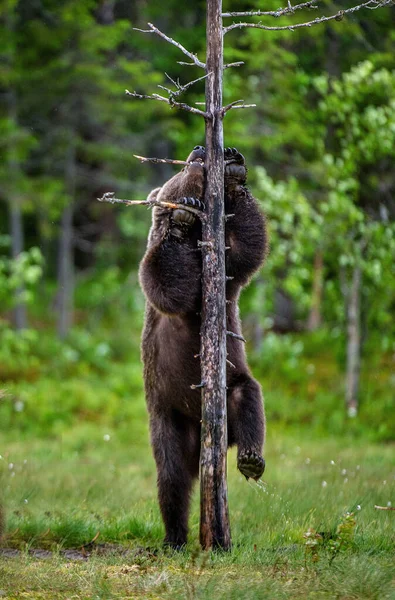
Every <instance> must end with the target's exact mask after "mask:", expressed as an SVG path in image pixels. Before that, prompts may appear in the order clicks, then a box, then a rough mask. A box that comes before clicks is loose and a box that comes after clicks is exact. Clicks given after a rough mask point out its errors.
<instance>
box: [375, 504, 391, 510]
mask: <svg viewBox="0 0 395 600" xmlns="http://www.w3.org/2000/svg"><path fill="white" fill-rule="evenodd" d="M374 507H375V509H376V510H395V506H377V504H375V505H374Z"/></svg>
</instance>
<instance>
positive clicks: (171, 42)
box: [134, 23, 206, 69]
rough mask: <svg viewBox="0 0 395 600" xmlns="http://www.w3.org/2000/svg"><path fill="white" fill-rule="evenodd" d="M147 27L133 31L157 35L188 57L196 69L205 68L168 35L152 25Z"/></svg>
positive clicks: (196, 58) (194, 56)
mask: <svg viewBox="0 0 395 600" xmlns="http://www.w3.org/2000/svg"><path fill="white" fill-rule="evenodd" d="M148 27H149V29H137V27H135V28H134V30H135V31H141V32H142V33H156V35H158V36H159V37H161V38H162V39H164V40H166V42H169V44H173V46H176V47H177V48H178V49H179V50H181V52H183V53H184V54H185V55H186V56H188V58H190V59H191V60H192V61H193V64H195V65H196V66H197V67H200V68H201V69H205V68H206V65H205V64H204V63H202V62H201V61H200V60H199V59H198V57H197V56H196V54H193V53H192V52H189V50H187V49H186V48H184V46H183V45H182V44H180V43H179V42H176V40H173V38H171V37H169V36H168V35H166V34H165V33H163V31H160V29H158V28H157V27H155V25H153V24H152V23H148ZM180 64H189V63H180Z"/></svg>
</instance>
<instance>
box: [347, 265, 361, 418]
mask: <svg viewBox="0 0 395 600" xmlns="http://www.w3.org/2000/svg"><path fill="white" fill-rule="evenodd" d="M361 275H362V274H361V267H360V266H359V265H355V266H354V270H353V273H352V281H351V286H350V289H349V293H348V301H347V374H346V408H347V414H348V415H349V416H350V417H355V416H356V415H357V412H358V394H359V373H360V363H361V322H360V321H361V308H360V294H361Z"/></svg>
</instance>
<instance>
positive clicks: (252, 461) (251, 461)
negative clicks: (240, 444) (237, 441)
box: [237, 450, 265, 481]
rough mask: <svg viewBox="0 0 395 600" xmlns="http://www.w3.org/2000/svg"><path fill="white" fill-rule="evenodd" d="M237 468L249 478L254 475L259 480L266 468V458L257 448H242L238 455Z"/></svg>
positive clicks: (253, 477)
mask: <svg viewBox="0 0 395 600" xmlns="http://www.w3.org/2000/svg"><path fill="white" fill-rule="evenodd" d="M237 468H238V469H239V471H240V473H242V474H243V475H244V477H245V478H246V479H247V480H248V479H249V478H250V477H252V479H255V480H256V481H257V480H258V479H259V478H260V477H261V476H262V475H263V472H264V470H265V460H264V459H263V458H262V456H261V455H260V454H258V452H255V450H241V451H240V452H239V454H238V457H237Z"/></svg>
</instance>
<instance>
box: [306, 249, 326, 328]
mask: <svg viewBox="0 0 395 600" xmlns="http://www.w3.org/2000/svg"><path fill="white" fill-rule="evenodd" d="M323 275H324V260H323V256H322V251H321V250H317V252H316V253H315V256H314V270H313V290H312V300H311V310H310V314H309V319H308V322H307V329H308V330H309V331H315V330H316V329H318V328H319V327H320V325H321V322H322V319H321V306H322V292H323V287H324V278H323Z"/></svg>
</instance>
